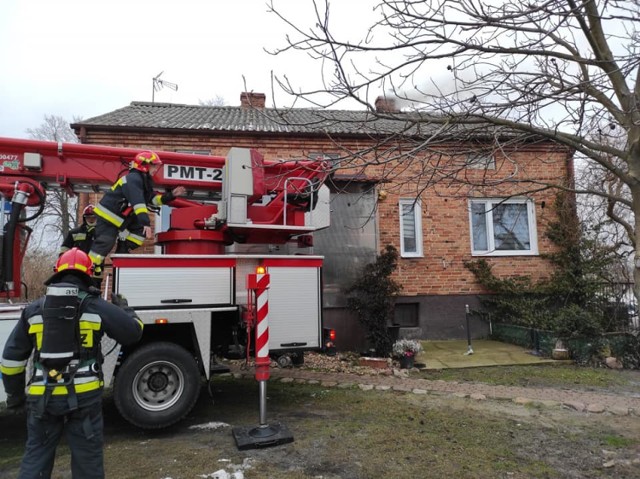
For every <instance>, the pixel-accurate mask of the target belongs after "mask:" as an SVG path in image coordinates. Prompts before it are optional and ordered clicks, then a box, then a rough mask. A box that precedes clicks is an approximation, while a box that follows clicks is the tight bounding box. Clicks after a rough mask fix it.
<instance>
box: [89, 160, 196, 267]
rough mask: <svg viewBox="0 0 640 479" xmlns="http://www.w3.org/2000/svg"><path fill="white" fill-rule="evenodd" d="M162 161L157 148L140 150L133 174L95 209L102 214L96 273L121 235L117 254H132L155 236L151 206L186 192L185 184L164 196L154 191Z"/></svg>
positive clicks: (95, 255)
mask: <svg viewBox="0 0 640 479" xmlns="http://www.w3.org/2000/svg"><path fill="white" fill-rule="evenodd" d="M161 165H162V161H160V158H159V157H158V155H157V154H156V153H154V152H153V151H143V152H140V153H138V154H137V155H136V156H135V158H134V160H133V161H132V162H131V164H130V165H129V173H128V174H127V175H125V176H123V177H121V178H119V179H118V181H116V182H115V183H114V184H113V186H111V189H110V190H109V191H107V193H105V195H104V196H103V197H102V199H101V200H100V203H99V204H98V206H96V208H95V209H94V212H95V213H96V215H97V216H98V223H97V225H96V238H95V240H94V242H93V245H92V247H91V251H90V252H89V257H90V258H91V260H92V261H93V263H94V265H95V276H96V277H98V278H100V277H102V269H103V265H104V260H105V257H106V256H107V255H108V254H109V252H110V251H111V248H113V246H114V244H115V243H116V240H117V239H118V238H120V241H119V242H118V247H117V249H116V253H129V252H130V251H131V250H133V249H135V248H137V247H139V246H141V245H142V243H143V242H144V240H145V239H152V238H153V231H152V229H151V221H150V219H149V209H148V208H147V205H151V206H152V207H156V208H159V207H160V206H162V205H165V204H167V203H170V202H171V201H173V200H174V199H175V198H176V197H177V196H180V195H183V194H184V193H185V191H186V190H185V188H184V187H183V186H178V187H177V188H174V189H173V191H169V192H166V193H164V194H162V195H160V194H157V193H155V192H154V191H153V180H152V176H153V175H154V174H155V173H156V172H157V171H158V169H159V168H160V166H161Z"/></svg>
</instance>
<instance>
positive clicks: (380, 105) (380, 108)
mask: <svg viewBox="0 0 640 479" xmlns="http://www.w3.org/2000/svg"><path fill="white" fill-rule="evenodd" d="M375 106H376V111H377V112H378V113H399V112H400V110H399V109H398V108H396V101H395V100H394V99H393V98H386V97H383V96H379V97H378V98H376V103H375Z"/></svg>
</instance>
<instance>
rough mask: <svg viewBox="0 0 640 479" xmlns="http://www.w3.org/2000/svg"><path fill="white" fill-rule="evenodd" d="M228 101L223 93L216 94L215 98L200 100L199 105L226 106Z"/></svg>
mask: <svg viewBox="0 0 640 479" xmlns="http://www.w3.org/2000/svg"><path fill="white" fill-rule="evenodd" d="M226 104H227V101H226V100H225V99H224V97H223V96H222V95H216V96H215V97H213V98H208V99H207V100H198V105H200V106H225V105H226Z"/></svg>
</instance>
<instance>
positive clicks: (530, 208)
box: [468, 198, 539, 256]
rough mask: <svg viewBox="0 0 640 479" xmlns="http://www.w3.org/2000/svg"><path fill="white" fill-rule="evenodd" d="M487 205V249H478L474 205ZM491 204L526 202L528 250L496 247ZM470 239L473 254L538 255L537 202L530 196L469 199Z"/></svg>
mask: <svg viewBox="0 0 640 479" xmlns="http://www.w3.org/2000/svg"><path fill="white" fill-rule="evenodd" d="M478 203H481V204H484V205H485V215H486V216H485V218H487V220H486V221H485V227H486V231H487V250H486V251H485V250H476V249H475V246H474V242H473V205H474V204H478ZM491 204H501V205H509V204H524V205H526V207H527V226H528V228H529V245H530V248H529V249H528V250H497V249H495V232H494V229H493V207H491V206H488V205H491ZM468 208H469V240H470V246H471V254H472V256H537V255H538V254H539V252H538V228H537V225H536V212H535V203H534V202H533V200H531V199H529V198H471V199H469V206H468Z"/></svg>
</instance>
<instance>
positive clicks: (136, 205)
mask: <svg viewBox="0 0 640 479" xmlns="http://www.w3.org/2000/svg"><path fill="white" fill-rule="evenodd" d="M174 199H175V197H174V196H173V193H171V192H167V193H164V194H159V193H155V192H154V191H153V181H152V180H151V177H150V176H149V175H148V174H147V173H143V172H141V171H139V170H135V169H132V170H130V171H129V173H128V174H127V175H125V176H123V177H122V178H119V179H118V181H116V182H115V183H114V184H113V186H111V189H110V190H109V191H107V192H106V193H105V194H104V196H103V197H102V199H101V200H100V203H98V205H97V206H96V207H95V208H94V210H93V211H94V213H95V214H96V215H98V216H100V217H101V218H103V219H104V220H106V221H108V222H109V223H112V224H113V225H115V226H117V227H118V228H119V227H120V226H122V224H123V223H124V221H125V218H127V217H128V216H129V215H130V214H132V213H133V214H135V215H136V217H137V219H138V222H139V223H140V224H141V225H142V226H151V221H150V219H149V210H148V208H147V205H153V206H157V207H160V206H162V205H164V204H167V203H168V202H170V201H172V200H174Z"/></svg>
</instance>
